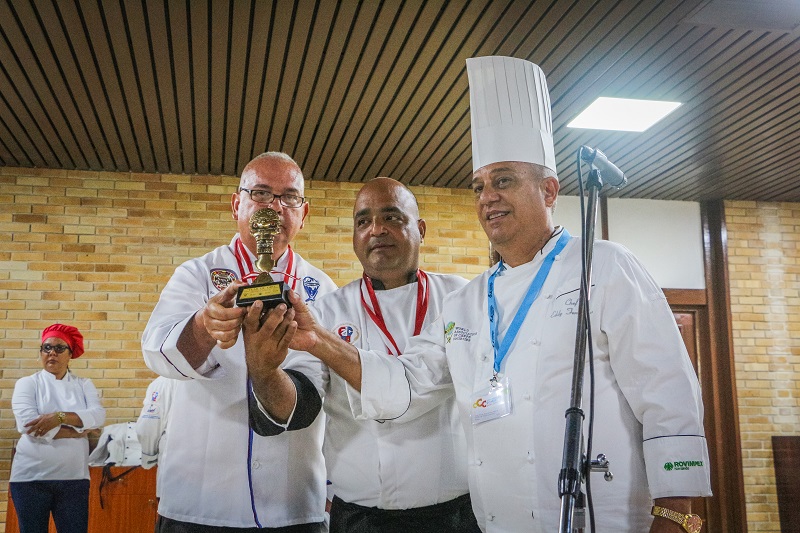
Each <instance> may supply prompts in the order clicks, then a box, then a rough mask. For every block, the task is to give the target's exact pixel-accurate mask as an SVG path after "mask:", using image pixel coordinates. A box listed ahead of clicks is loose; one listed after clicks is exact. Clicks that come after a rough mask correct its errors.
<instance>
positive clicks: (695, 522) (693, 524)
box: [684, 514, 703, 533]
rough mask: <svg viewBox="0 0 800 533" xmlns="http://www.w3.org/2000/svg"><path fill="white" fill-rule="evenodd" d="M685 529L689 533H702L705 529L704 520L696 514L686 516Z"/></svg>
mask: <svg viewBox="0 0 800 533" xmlns="http://www.w3.org/2000/svg"><path fill="white" fill-rule="evenodd" d="M685 524H686V525H685V526H684V527H685V529H686V531H688V532H689V533H700V528H702V527H703V520H702V519H701V518H700V517H699V516H697V515H696V514H690V515H686V522H685Z"/></svg>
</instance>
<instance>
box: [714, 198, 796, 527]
mask: <svg viewBox="0 0 800 533" xmlns="http://www.w3.org/2000/svg"><path fill="white" fill-rule="evenodd" d="M725 214H726V224H727V229H728V268H729V275H730V285H731V287H730V290H731V315H732V317H733V337H734V353H735V356H734V359H735V368H736V387H737V389H738V395H739V423H740V425H741V428H740V429H741V433H742V435H741V436H742V463H743V466H744V482H745V499H746V502H747V522H748V530H749V531H759V532H762V531H774V532H779V531H780V518H779V516H778V504H777V496H776V492H775V475H774V470H773V463H772V448H771V437H772V436H773V435H798V434H800V277H799V276H800V204H798V203H782V204H776V203H762V202H726V204H725Z"/></svg>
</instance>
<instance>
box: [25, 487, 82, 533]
mask: <svg viewBox="0 0 800 533" xmlns="http://www.w3.org/2000/svg"><path fill="white" fill-rule="evenodd" d="M9 489H10V491H11V498H12V499H13V500H14V508H15V509H16V510H17V517H18V519H19V531H20V533H47V527H48V525H49V522H50V513H53V522H54V523H55V525H56V531H58V533H86V531H87V530H88V529H89V480H88V479H70V480H66V481H15V482H13V483H9Z"/></svg>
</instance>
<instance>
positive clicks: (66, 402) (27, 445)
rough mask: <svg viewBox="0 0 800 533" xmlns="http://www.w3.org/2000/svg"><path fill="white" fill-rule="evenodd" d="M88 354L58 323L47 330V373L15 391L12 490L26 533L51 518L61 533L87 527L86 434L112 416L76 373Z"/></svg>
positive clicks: (74, 333)
mask: <svg viewBox="0 0 800 533" xmlns="http://www.w3.org/2000/svg"><path fill="white" fill-rule="evenodd" d="M81 355H83V335H81V332H80V331H78V328H75V327H73V326H68V325H66V324H53V325H52V326H49V327H48V328H45V330H44V331H43V332H42V344H41V346H40V347H39V362H40V363H41V364H42V370H40V371H39V372H37V373H35V374H33V375H31V376H26V377H23V378H20V379H19V380H18V381H17V383H16V385H15V386H14V395H13V397H12V399H11V406H12V408H13V410H14V417H15V418H16V420H17V429H18V430H19V432H20V434H21V435H22V436H21V437H20V439H19V442H18V443H17V451H16V454H15V455H14V460H13V462H12V464H11V480H10V481H11V482H10V484H9V488H10V490H11V497H12V498H13V500H14V506H15V507H16V509H17V515H18V516H19V525H20V533H26V532H40V531H47V527H48V521H49V519H50V513H52V514H53V521H54V522H55V525H56V530H57V531H58V533H73V532H74V533H86V530H87V528H88V523H89V466H88V457H89V441H88V439H87V433H88V432H87V430H90V429H93V428H99V427H102V425H103V423H104V422H105V417H106V414H105V409H103V407H102V406H101V405H100V400H99V398H98V396H97V389H96V388H95V386H94V385H93V384H92V382H91V380H90V379H88V378H80V377H77V376H75V375H74V374H73V373H72V372H71V371H70V370H69V362H70V361H71V360H72V359H76V358H78V357H80V356H81Z"/></svg>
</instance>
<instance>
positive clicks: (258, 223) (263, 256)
mask: <svg viewBox="0 0 800 533" xmlns="http://www.w3.org/2000/svg"><path fill="white" fill-rule="evenodd" d="M280 231H281V228H280V218H279V217H278V213H276V212H275V211H274V210H272V209H270V208H269V207H265V208H264V209H259V210H258V211H256V212H255V213H253V216H251V217H250V233H251V234H252V235H253V237H254V238H255V239H256V255H257V256H258V257H257V259H256V264H255V268H256V270H257V271H258V272H260V274H259V275H258V277H257V278H256V280H255V281H254V282H253V284H252V285H245V286H243V287H239V291H238V292H237V293H236V305H237V306H239V307H245V306H248V305H252V304H253V302H255V301H257V300H261V301H262V302H264V310H267V309H270V308H272V307H275V306H276V305H278V304H280V303H285V304H286V305H287V306H288V307H291V304H290V303H289V287H288V286H286V284H285V283H284V282H282V281H272V276H270V273H269V272H270V270H272V269H273V268H274V267H275V263H276V261H273V260H272V252H273V250H272V245H273V243H274V241H275V235H277V234H278V233H280Z"/></svg>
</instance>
